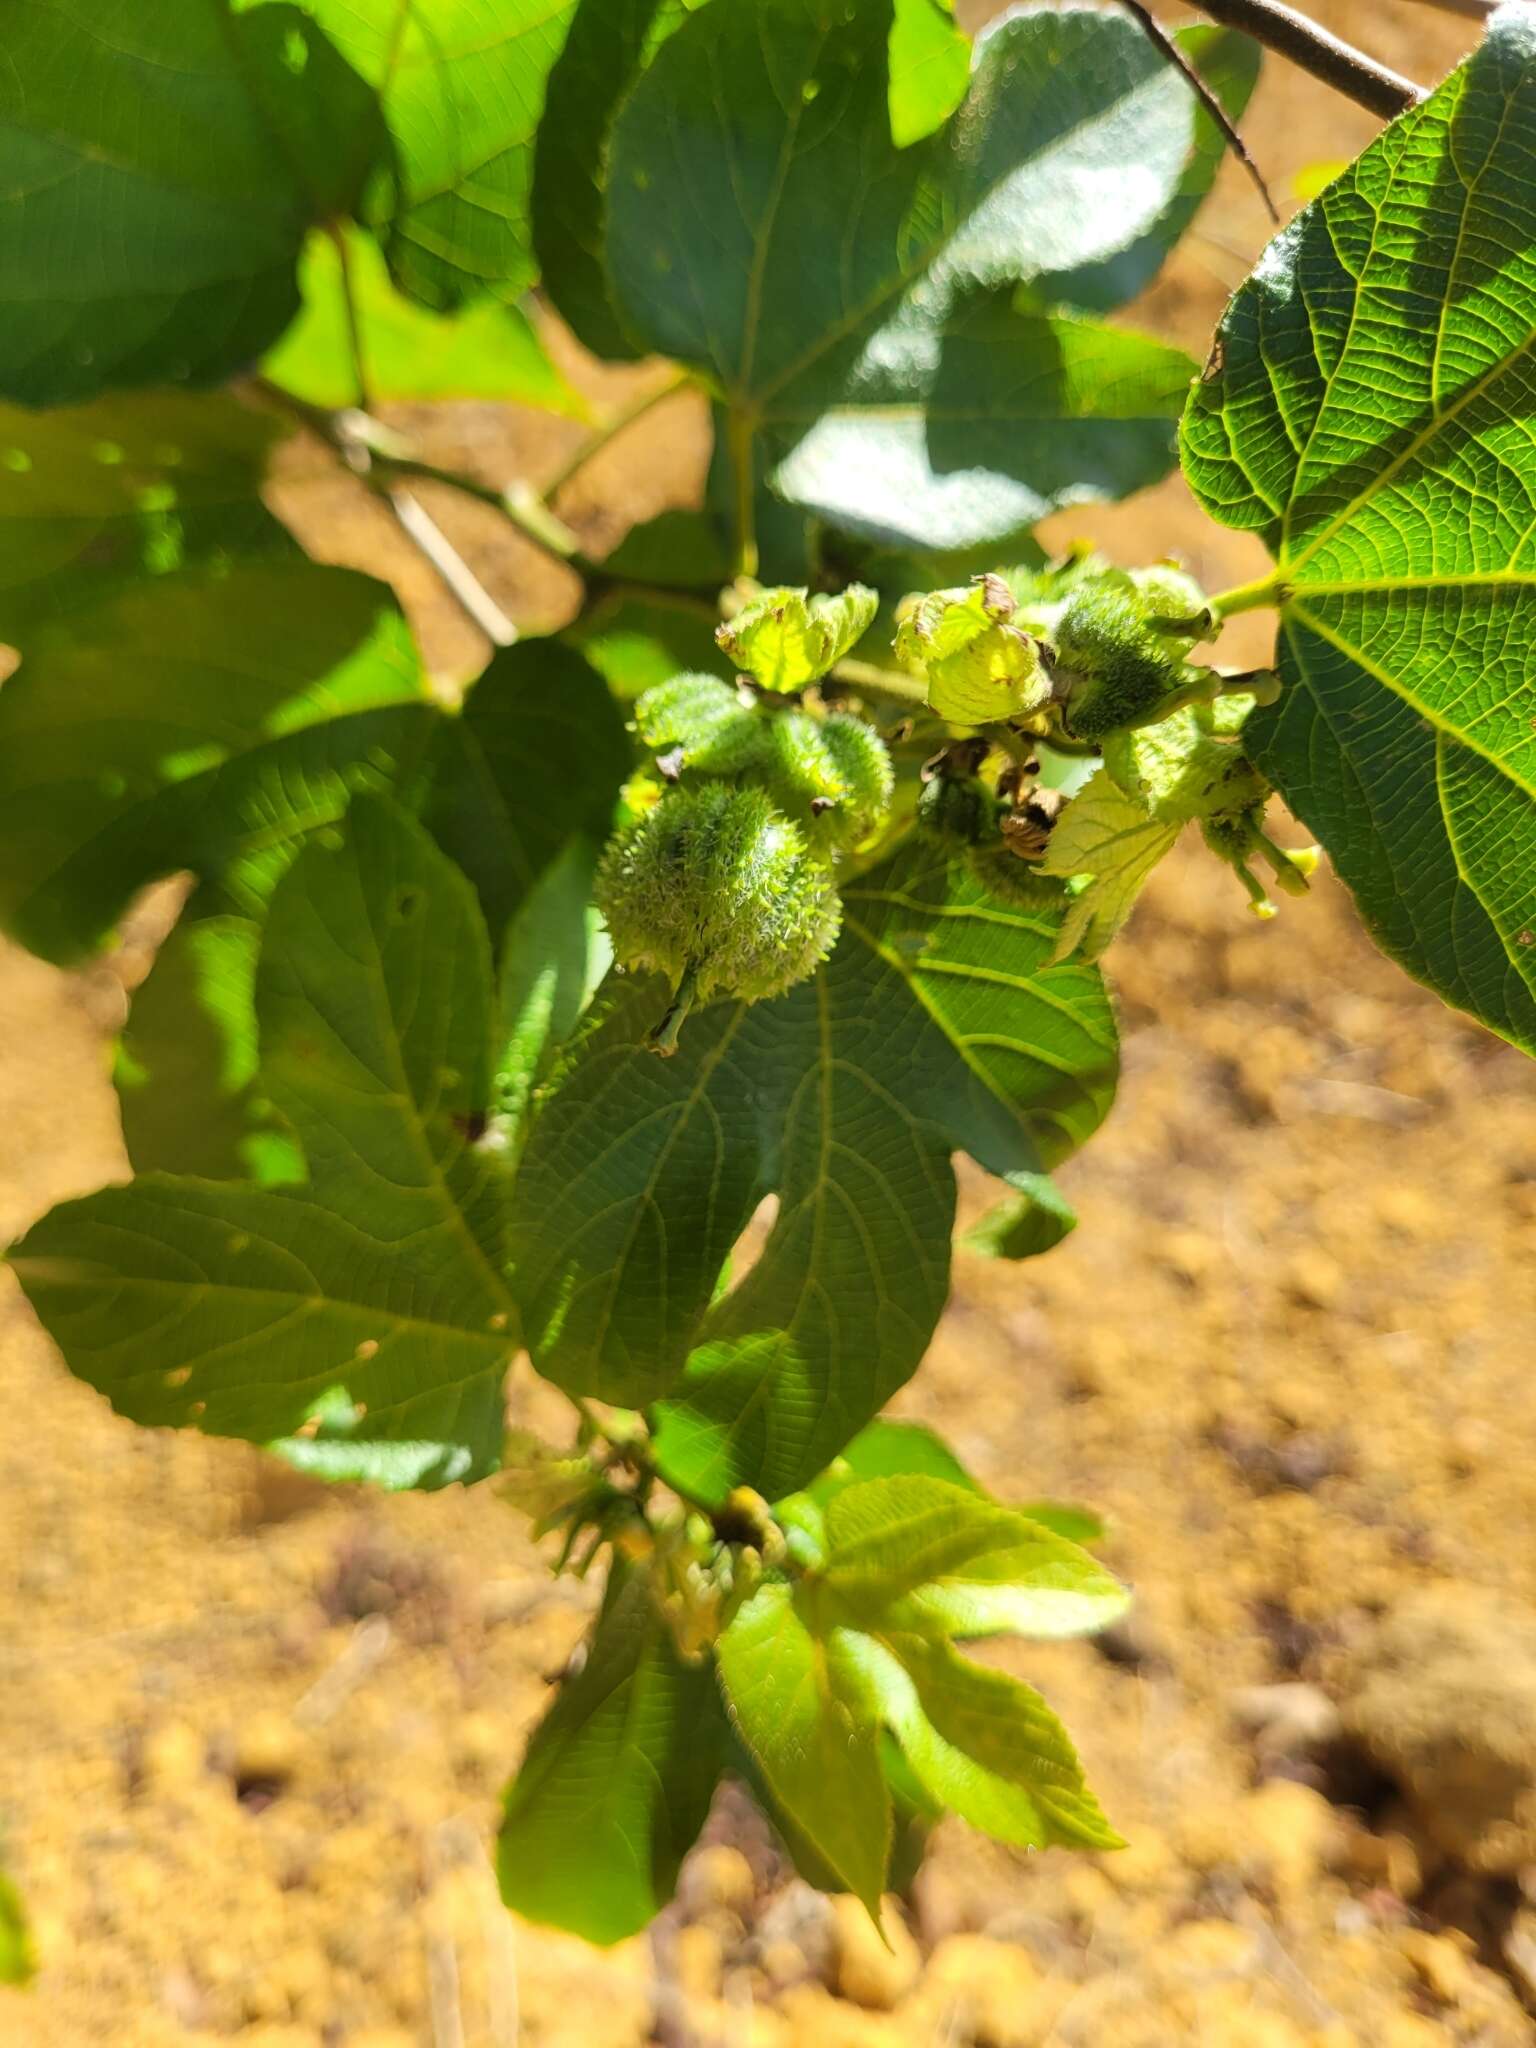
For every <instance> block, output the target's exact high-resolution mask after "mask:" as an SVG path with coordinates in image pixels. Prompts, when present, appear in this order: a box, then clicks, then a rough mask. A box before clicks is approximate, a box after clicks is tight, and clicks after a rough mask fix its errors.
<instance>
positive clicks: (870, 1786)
mask: <svg viewBox="0 0 1536 2048" xmlns="http://www.w3.org/2000/svg"><path fill="white" fill-rule="evenodd" d="M715 1656H716V1660H717V1662H718V1664H719V1667H720V1682H721V1684H722V1686H723V1687H724V1689H725V1697H726V1702H727V1704H728V1705H729V1707H730V1711H731V1719H732V1722H733V1723H734V1725H735V1728H736V1731H737V1733H738V1734H739V1735H740V1737H741V1739H742V1741H743V1742H744V1743H745V1744H746V1746H747V1748H748V1749H749V1750H750V1752H751V1754H752V1758H753V1761H754V1762H755V1763H756V1765H757V1767H758V1769H759V1770H760V1771H761V1772H762V1774H763V1777H764V1779H765V1780H766V1781H767V1784H768V1789H769V1791H770V1792H771V1793H772V1794H773V1797H774V1799H775V1801H776V1802H777V1804H778V1805H779V1806H780V1807H782V1809H783V1811H784V1813H785V1814H786V1815H787V1816H788V1818H789V1819H790V1821H791V1822H792V1823H793V1824H794V1826H795V1827H796V1828H797V1829H799V1830H800V1831H801V1832H803V1833H804V1835H805V1836H806V1837H807V1839H808V1840H809V1842H810V1845H811V1847H812V1849H813V1850H814V1851H815V1853H816V1854H817V1855H818V1856H819V1857H820V1858H821V1859H822V1860H823V1861H824V1862H825V1863H826V1865H827V1866H828V1868H829V1869H830V1870H832V1871H833V1872H834V1873H835V1874H836V1876H837V1879H838V1882H839V1883H840V1884H841V1885H843V1886H844V1887H845V1888H846V1889H847V1890H848V1891H851V1892H852V1893H853V1894H854V1895H855V1897H857V1898H859V1899H861V1900H862V1901H863V1902H864V1904H865V1905H866V1906H867V1907H868V1908H869V1910H870V1912H871V1914H873V1915H874V1916H875V1917H876V1918H878V1917H879V1912H880V1895H881V1893H882V1892H883V1891H884V1890H885V1868H886V1860H887V1858H888V1857H889V1855H890V1846H891V1795H890V1792H889V1790H888V1789H887V1787H886V1782H885V1777H884V1774H883V1772H882V1771H881V1768H880V1737H879V1728H878V1724H877V1723H876V1722H875V1721H873V1720H872V1719H871V1718H870V1717H869V1716H868V1715H867V1714H866V1713H865V1712H864V1711H863V1703H862V1701H861V1699H860V1697H859V1694H858V1691H857V1689H856V1681H855V1678H854V1675H853V1674H852V1673H851V1672H850V1671H849V1670H848V1669H847V1659H846V1656H845V1649H844V1645H843V1644H841V1643H840V1642H837V1641H835V1640H832V1639H830V1638H829V1637H828V1635H827V1634H826V1632H825V1631H824V1630H823V1629H821V1628H820V1627H819V1626H818V1617H817V1615H816V1610H815V1606H814V1602H813V1599H812V1596H811V1594H810V1593H809V1591H808V1590H806V1589H804V1588H802V1589H799V1590H796V1589H792V1588H791V1587H789V1586H784V1585H775V1584H770V1585H765V1586H760V1587H759V1588H758V1590H757V1591H756V1592H755V1593H754V1594H753V1595H752V1597H751V1599H750V1600H748V1601H747V1603H746V1604H745V1606H743V1607H742V1608H741V1609H740V1611H739V1612H738V1613H737V1614H736V1616H735V1617H734V1618H733V1620H732V1621H731V1623H730V1626H729V1627H728V1628H727V1629H726V1630H725V1632H724V1633H723V1635H722V1636H721V1637H720V1640H719V1643H718V1644H717V1645H716V1649H715Z"/></svg>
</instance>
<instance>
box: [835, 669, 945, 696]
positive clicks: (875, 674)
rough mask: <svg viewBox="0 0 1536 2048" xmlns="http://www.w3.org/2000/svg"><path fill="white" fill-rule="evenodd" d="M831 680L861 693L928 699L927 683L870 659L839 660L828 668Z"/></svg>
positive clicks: (865, 694) (864, 694)
mask: <svg viewBox="0 0 1536 2048" xmlns="http://www.w3.org/2000/svg"><path fill="white" fill-rule="evenodd" d="M832 681H833V682H835V683H843V684H845V685H846V686H847V687H848V688H849V689H850V690H857V691H859V692H860V694H861V695H863V696H867V697H890V698H892V699H893V700H894V701H895V702H896V703H898V704H912V705H924V704H926V703H927V702H928V685H927V684H926V683H925V682H923V681H922V680H921V679H920V678H919V677H917V676H904V675H902V674H901V673H900V672H899V671H898V670H896V669H893V668H879V667H877V666H876V664H875V663H874V662H872V661H840V662H838V663H836V665H835V666H834V667H833V669H832Z"/></svg>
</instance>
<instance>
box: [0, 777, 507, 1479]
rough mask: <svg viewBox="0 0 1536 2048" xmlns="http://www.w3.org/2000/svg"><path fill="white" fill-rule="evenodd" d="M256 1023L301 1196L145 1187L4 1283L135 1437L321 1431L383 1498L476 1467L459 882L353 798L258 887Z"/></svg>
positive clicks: (503, 1355)
mask: <svg viewBox="0 0 1536 2048" xmlns="http://www.w3.org/2000/svg"><path fill="white" fill-rule="evenodd" d="M338 927H339V928H340V929H338ZM257 1005H258V1009H259V1010H260V1012H261V1014H262V1016H263V1021H264V1033H263V1037H264V1044H263V1051H264V1056H265V1058H266V1059H267V1061H268V1064H267V1065H266V1066H264V1068H263V1072H262V1077H261V1078H262V1082H263V1085H264V1086H265V1087H266V1088H268V1089H269V1090H270V1091H271V1092H272V1093H273V1095H274V1096H275V1097H276V1098H277V1099H278V1100H279V1101H280V1103H281V1104H282V1106H283V1107H284V1108H285V1109H286V1110H287V1112H288V1114H289V1115H290V1116H291V1117H292V1118H293V1119H294V1123H295V1127H296V1130H297V1133H298V1136H299V1139H300V1141H301V1143H302V1145H303V1147H304V1150H305V1152H306V1154H307V1156H308V1157H309V1159H310V1162H311V1169H312V1173H313V1177H314V1190H313V1193H311V1192H310V1191H309V1190H303V1191H299V1190H295V1191H292V1192H284V1191H281V1190H277V1189H262V1188H253V1187H244V1186H238V1185H230V1184H223V1183H219V1182H215V1181H205V1180H197V1179H192V1178H184V1179H178V1178H175V1177H173V1176H170V1175H165V1174H150V1175H147V1176H144V1177H141V1178H140V1179H139V1180H136V1181H134V1182H133V1183H132V1185H130V1186H128V1187H116V1188H108V1189H105V1190H104V1191H103V1192H102V1193H100V1194H98V1195H92V1196H89V1197H87V1198H86V1199H85V1200H84V1201H79V1202H69V1203H65V1204H63V1205H62V1206H61V1207H60V1208H57V1209H55V1210H54V1211H53V1212H52V1213H51V1214H50V1215H48V1216H46V1217H44V1219H43V1220H42V1222H41V1223H39V1224H37V1225H36V1226H35V1228H34V1229H33V1230H32V1231H31V1232H30V1233H29V1234H28V1236H27V1238H26V1239H25V1240H24V1242H23V1243H22V1244H21V1245H20V1246H19V1247H18V1248H17V1250H16V1251H15V1253H14V1254H13V1262H14V1265H15V1268H16V1272H17V1275H18V1278H19V1279H20V1281H21V1284H22V1286H23V1288H24V1289H25V1290H26V1292H27V1294H28V1296H29V1298H30V1299H31V1301H32V1304H33V1306H34V1308H35V1309H36V1310H37V1313H38V1315H39V1316H40V1317H41V1319H42V1321H43V1323H44V1325H45V1327H46V1328H47V1329H48V1331H49V1332H50V1334H51V1335H52V1336H53V1338H54V1340H55V1342H56V1343H57V1344H58V1345H59V1348H60V1350H61V1351H62V1352H63V1353H64V1357H65V1360H66V1362H67V1363H68V1364H69V1366H70V1368H71V1370H72V1371H74V1372H75V1373H77V1374H78V1375H79V1377H81V1378H82V1379H85V1380H87V1381H88V1382H89V1383H90V1384H91V1385H93V1386H95V1387H97V1388H99V1389H100V1391H101V1392H103V1393H105V1394H106V1395H107V1396H108V1398H109V1399H110V1400H111V1401H112V1403H113V1405H114V1407H116V1408H117V1409H118V1410H119V1412H120V1413H122V1414H125V1415H127V1416H129V1417H130V1418H131V1419H133V1420H135V1421H138V1422H145V1423H160V1424H172V1425H186V1424H194V1425H195V1426H197V1427H198V1428H201V1429H204V1430H207V1431H210V1432H213V1433H215V1434H220V1435H229V1436H243V1437H249V1438H253V1439H254V1440H256V1441H257V1442H265V1441H269V1440H271V1439H275V1438H284V1437H288V1436H292V1435H296V1434H299V1433H300V1432H301V1431H302V1429H303V1426H304V1425H305V1424H306V1423H310V1424H311V1425H312V1426H317V1425H320V1424H322V1423H325V1422H327V1421H329V1423H330V1425H331V1427H330V1430H329V1434H328V1442H329V1443H330V1444H331V1445H332V1447H333V1448H332V1449H331V1451H330V1454H329V1455H330V1463H329V1467H328V1469H330V1470H331V1471H332V1472H333V1474H341V1473H344V1472H353V1471H366V1472H368V1473H369V1475H370V1476H378V1477H387V1476H388V1470H387V1468H388V1466H389V1463H390V1461H389V1460H388V1459H387V1458H382V1457H381V1456H380V1454H379V1453H378V1451H377V1449H376V1447H377V1446H379V1445H381V1444H382V1445H388V1446H390V1447H391V1448H392V1451H393V1452H394V1456H395V1463H394V1472H395V1475H396V1478H397V1481H399V1482H400V1483H408V1484H441V1483H444V1482H446V1481H449V1480H453V1479H461V1478H465V1477H468V1476H474V1475H478V1474H480V1473H483V1472H485V1471H488V1470H490V1469H491V1468H492V1467H494V1465H495V1463H496V1458H497V1452H498V1448H499V1444H500V1438H501V1382H502V1377H503V1374H504V1372H505V1368H506V1363H507V1359H508V1356H509V1352H510V1349H511V1347H512V1346H513V1345H514V1344H515V1342H516V1334H515V1330H514V1327H513V1325H514V1322H515V1317H514V1315H513V1310H512V1303H511V1301H510V1299H509V1297H508V1295H507V1293H506V1291H505V1288H504V1286H503V1284H502V1281H501V1278H500V1275H499V1273H498V1271H497V1270H496V1265H495V1260H496V1258H497V1255H498V1250H499V1220H500V1213H501V1205H500V1202H499V1199H498V1195H497V1188H496V1185H495V1181H494V1179H493V1173H494V1162H493V1158H492V1156H490V1155H488V1154H486V1153H484V1152H483V1151H478V1150H477V1149H476V1148H475V1147H474V1145H473V1143H472V1133H473V1131H474V1129H475V1127H476V1122H477V1118H478V1116H479V1115H481V1114H483V1112H484V1110H485V1108H486V1106H487V1096H488V1090H489V1074H488V1051H489V1045H490V951H489V943H488V940H487V939H486V936H485V932H484V927H483V925H482V924H481V923H480V921H479V916H478V911H477V909H476V907H475V904H474V900H473V897H472V895H471V892H470V890H469V888H468V885H467V884H466V883H465V881H464V879H463V877H462V876H461V875H459V874H458V873H457V872H456V870H455V869H454V868H453V867H452V865H451V863H450V862H448V861H447V860H446V859H445V858H444V856H443V855H442V854H441V853H439V852H438V851H437V849H436V848H435V847H434V846H433V845H432V843H431V842H430V841H429V840H428V839H427V838H426V836H425V835H424V834H423V833H422V832H421V830H420V829H419V828H418V827H416V826H414V825H412V824H411V823H410V822H409V821H408V820H407V819H406V818H405V817H404V816H403V815H401V814H399V813H397V812H395V811H393V810H392V809H390V808H387V807H383V806H381V805H379V804H377V803H375V802H372V801H369V802H359V803H357V804H355V805H354V806H353V808H352V811H351V813H350V815H349V819H348V824H347V832H346V836H345V838H344V839H343V840H342V842H341V844H340V845H339V846H337V847H334V848H333V847H332V846H330V845H328V844H326V843H325V842H324V841H322V840H314V841H311V842H310V844H309V845H308V846H307V847H306V848H305V849H304V851H303V852H302V853H301V854H300V855H299V857H298V859H297V861H296V862H295V863H294V865H293V866H292V868H291V869H290V871H289V873H288V874H287V876H286V877H285V879H284V881H283V882H282V884H281V885H280V887H279V889H278V891H277V893H276V896H275V899H274V906H273V912H272V918H271V923H270V926H269V931H268V940H267V945H266V947H265V949H264V951H263V956H262V962H261V967H260V971H259V975H258V988H257ZM347 1411H350V1417H349V1420H347V1421H345V1422H343V1421H341V1420H340V1417H342V1416H343V1415H346V1414H347ZM356 1447H363V1448H361V1449H357V1448H356Z"/></svg>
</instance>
